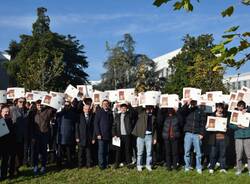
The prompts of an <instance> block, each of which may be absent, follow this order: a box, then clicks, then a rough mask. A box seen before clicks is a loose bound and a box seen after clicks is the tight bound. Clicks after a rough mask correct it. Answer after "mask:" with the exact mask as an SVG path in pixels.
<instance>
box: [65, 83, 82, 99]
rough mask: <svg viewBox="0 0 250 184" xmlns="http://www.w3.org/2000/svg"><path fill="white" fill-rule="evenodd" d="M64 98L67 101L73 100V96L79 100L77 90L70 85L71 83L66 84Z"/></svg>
mask: <svg viewBox="0 0 250 184" xmlns="http://www.w3.org/2000/svg"><path fill="white" fill-rule="evenodd" d="M64 93H65V100H68V101H71V102H72V101H73V100H74V99H75V98H76V99H78V100H80V96H79V90H78V89H76V88H75V87H74V86H72V85H71V84H69V85H68V87H67V88H66V90H65V92H64Z"/></svg>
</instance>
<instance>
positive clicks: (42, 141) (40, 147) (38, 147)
mask: <svg viewBox="0 0 250 184" xmlns="http://www.w3.org/2000/svg"><path fill="white" fill-rule="evenodd" d="M48 139H49V134H41V135H39V136H38V137H36V138H35V139H34V140H35V141H34V142H33V143H32V153H33V165H34V166H38V162H39V154H40V155H41V159H42V167H46V163H47V158H48V153H47V144H48Z"/></svg>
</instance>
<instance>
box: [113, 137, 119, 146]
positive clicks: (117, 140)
mask: <svg viewBox="0 0 250 184" xmlns="http://www.w3.org/2000/svg"><path fill="white" fill-rule="evenodd" d="M112 144H113V145H114V146H117V147H121V139H120V137H113V138H112Z"/></svg>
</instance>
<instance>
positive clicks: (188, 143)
mask: <svg viewBox="0 0 250 184" xmlns="http://www.w3.org/2000/svg"><path fill="white" fill-rule="evenodd" d="M192 145H193V146H194V150H195V153H196V169H202V166H201V140H200V138H199V135H198V134H193V133H189V132H186V133H185V138H184V150H185V155H184V160H185V168H190V150H191V147H192Z"/></svg>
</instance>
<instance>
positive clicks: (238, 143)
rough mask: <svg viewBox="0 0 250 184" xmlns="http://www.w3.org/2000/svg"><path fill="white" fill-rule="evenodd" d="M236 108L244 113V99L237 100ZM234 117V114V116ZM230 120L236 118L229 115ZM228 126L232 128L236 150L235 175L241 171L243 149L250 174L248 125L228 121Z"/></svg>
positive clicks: (249, 131)
mask: <svg viewBox="0 0 250 184" xmlns="http://www.w3.org/2000/svg"><path fill="white" fill-rule="evenodd" d="M237 110H238V111H241V113H243V114H244V113H246V112H247V109H246V103H245V102H244V101H239V102H238V104H237ZM235 117H236V116H235ZM230 119H231V122H232V121H233V120H236V119H237V117H236V118H234V117H231V118H230ZM230 128H232V129H233V130H234V139H235V151H236V164H237V166H236V168H237V171H236V173H235V174H236V175H240V174H241V173H242V170H243V167H242V159H243V151H245V154H246V157H247V163H248V172H249V175H250V127H245V126H242V125H240V124H239V125H236V124H232V123H230Z"/></svg>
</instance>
